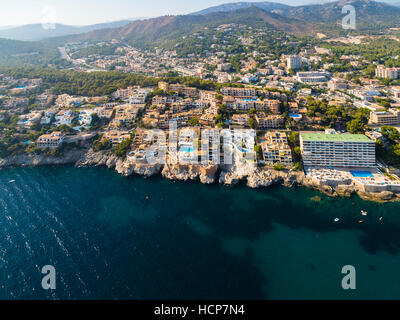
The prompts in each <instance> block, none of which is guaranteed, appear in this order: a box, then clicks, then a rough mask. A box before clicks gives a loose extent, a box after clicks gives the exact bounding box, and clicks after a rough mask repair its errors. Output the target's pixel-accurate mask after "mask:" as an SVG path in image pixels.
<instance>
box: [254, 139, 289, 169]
mask: <svg viewBox="0 0 400 320" xmlns="http://www.w3.org/2000/svg"><path fill="white" fill-rule="evenodd" d="M261 148H262V150H263V156H264V162H265V164H267V165H274V164H277V163H278V164H283V165H285V166H291V165H292V163H293V158H292V150H291V149H290V147H289V145H288V143H287V136H286V133H284V132H267V134H266V135H265V140H264V142H263V143H262V144H261Z"/></svg>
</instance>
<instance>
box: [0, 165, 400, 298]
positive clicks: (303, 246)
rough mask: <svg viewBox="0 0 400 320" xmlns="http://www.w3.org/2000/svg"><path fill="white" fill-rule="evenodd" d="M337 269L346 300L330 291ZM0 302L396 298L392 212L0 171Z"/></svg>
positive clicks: (358, 204) (99, 172)
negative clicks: (349, 268)
mask: <svg viewBox="0 0 400 320" xmlns="http://www.w3.org/2000/svg"><path fill="white" fill-rule="evenodd" d="M12 180H15V182H10V181H12ZM315 196H320V197H321V199H316V198H315ZM313 197H314V198H313ZM318 200H321V201H318ZM361 210H366V211H368V216H367V217H362V216H361V213H360V211H361ZM336 217H339V218H340V219H341V221H340V222H339V223H334V219H335V218H336ZM380 217H382V220H381V221H379V218H380ZM360 219H364V220H365V222H364V223H362V224H360V223H359V220H360ZM49 264H50V265H54V266H55V268H56V270H57V289H56V290H54V291H51V292H49V291H44V290H43V289H42V288H41V278H42V274H41V272H40V271H41V268H42V266H44V265H49ZM348 264H350V265H354V266H355V267H356V269H357V290H355V291H352V292H348V291H344V290H343V289H341V285H340V283H341V278H342V275H341V268H342V266H344V265H348ZM0 298H1V299H9V298H13V299H38V298H41V299H43V298H45V299H80V298H83V299H95V298H97V299H195V298H197V299H214V298H216V299H217V298H218V299H239V298H241V299H251V298H256V299H292V298H295V299H321V298H334V299H352V298H367V299H373V298H377V299H379V298H400V203H397V204H395V203H391V204H384V205H383V204H375V203H369V202H364V201H362V200H360V199H358V198H357V197H354V198H352V199H332V198H328V197H325V196H323V195H321V194H319V193H317V192H314V191H310V190H307V189H303V188H298V189H287V188H282V187H275V188H271V189H266V190H251V189H248V188H246V187H236V188H227V187H221V186H211V187H210V186H205V185H201V184H198V183H174V182H170V181H167V180H163V179H160V178H156V179H143V178H139V177H133V178H124V177H121V176H119V175H118V174H117V173H115V172H113V171H111V170H107V169H99V168H85V169H75V168H72V167H56V168H36V169H12V170H5V171H0Z"/></svg>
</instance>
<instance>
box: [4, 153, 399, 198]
mask: <svg viewBox="0 0 400 320" xmlns="http://www.w3.org/2000/svg"><path fill="white" fill-rule="evenodd" d="M66 164H74V165H75V166H76V167H88V166H104V167H107V168H109V169H114V170H116V171H117V172H118V173H119V174H121V175H123V176H126V177H127V176H131V175H140V176H144V177H151V176H155V175H161V176H162V177H163V178H166V179H169V180H176V181H199V182H201V183H203V184H215V183H219V184H222V185H228V186H234V185H236V184H238V183H242V182H245V183H246V185H247V186H248V187H250V188H254V189H257V188H267V187H269V186H272V185H277V184H280V185H283V186H285V187H296V186H303V187H306V188H310V189H314V190H317V191H320V192H321V193H323V194H325V195H328V196H330V197H350V196H351V195H353V194H357V195H358V196H359V197H360V198H362V199H363V200H367V201H374V202H389V201H399V200H400V193H394V192H390V191H381V192H366V191H365V190H363V188H362V187H361V186H359V185H357V184H355V183H354V182H351V181H350V182H349V181H346V182H344V183H343V184H337V185H331V184H326V183H325V184H324V183H321V182H320V181H316V180H314V179H311V178H309V177H308V176H306V175H305V174H304V173H303V172H298V171H275V170H272V169H264V168H258V167H256V166H254V165H249V164H248V163H246V162H239V163H236V164H235V165H233V166H222V165H209V166H202V165H192V164H172V163H167V164H165V165H161V164H156V165H149V164H147V163H142V164H141V163H134V162H132V161H130V160H129V159H119V158H118V157H116V156H115V155H113V154H112V153H111V152H104V151H99V152H95V151H94V150H93V149H81V150H75V151H70V152H68V153H67V154H65V155H63V156H61V157H49V156H45V155H29V154H24V155H18V156H13V157H9V158H6V159H0V170H1V169H4V168H9V167H36V166H47V165H66Z"/></svg>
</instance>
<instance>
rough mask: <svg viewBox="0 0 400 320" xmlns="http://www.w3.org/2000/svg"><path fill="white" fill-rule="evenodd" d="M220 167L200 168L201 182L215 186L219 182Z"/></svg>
mask: <svg viewBox="0 0 400 320" xmlns="http://www.w3.org/2000/svg"><path fill="white" fill-rule="evenodd" d="M218 169H219V167H218V166H217V165H209V166H207V167H204V166H202V167H200V182H201V183H204V184H213V183H215V182H216V180H217V173H218Z"/></svg>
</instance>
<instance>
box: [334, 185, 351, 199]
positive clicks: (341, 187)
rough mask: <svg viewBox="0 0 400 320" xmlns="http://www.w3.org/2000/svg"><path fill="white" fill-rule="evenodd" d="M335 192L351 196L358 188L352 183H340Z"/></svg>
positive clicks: (343, 195)
mask: <svg viewBox="0 0 400 320" xmlns="http://www.w3.org/2000/svg"><path fill="white" fill-rule="evenodd" d="M335 192H336V193H337V195H338V196H340V197H351V195H352V194H353V193H355V192H356V190H355V189H354V187H353V186H352V185H350V186H349V185H342V184H340V185H338V186H337V187H336V188H335Z"/></svg>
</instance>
